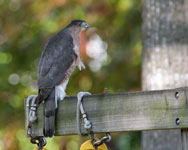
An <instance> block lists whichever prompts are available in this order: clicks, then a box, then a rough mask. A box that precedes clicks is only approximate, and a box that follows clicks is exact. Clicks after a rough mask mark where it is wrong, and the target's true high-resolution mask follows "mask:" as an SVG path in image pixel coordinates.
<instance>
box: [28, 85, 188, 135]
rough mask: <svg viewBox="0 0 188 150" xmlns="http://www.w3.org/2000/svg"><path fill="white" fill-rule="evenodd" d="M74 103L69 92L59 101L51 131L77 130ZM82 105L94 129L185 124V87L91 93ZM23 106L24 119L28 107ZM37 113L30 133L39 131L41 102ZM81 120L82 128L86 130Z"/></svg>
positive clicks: (187, 104)
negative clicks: (53, 128) (24, 111)
mask: <svg viewBox="0 0 188 150" xmlns="http://www.w3.org/2000/svg"><path fill="white" fill-rule="evenodd" d="M76 103H77V99H76V97H73V96H72V97H66V98H65V99H64V100H63V101H60V102H59V107H58V109H57V114H56V133H55V135H70V134H77V132H76ZM83 105H84V108H85V111H86V113H87V115H88V117H89V120H90V121H92V124H93V130H94V132H96V133H101V132H123V131H141V130H157V129H180V128H188V87H185V88H178V89H169V90H159V91H145V92H128V93H115V94H107V95H104V94H102V95H91V96H86V97H84V99H83ZM25 108H26V109H25V110H26V120H27V118H28V116H27V115H28V113H27V112H28V109H29V107H26V106H25ZM37 116H38V120H37V122H36V123H35V124H33V127H32V134H33V135H42V131H43V106H42V105H41V106H40V107H39V109H38V111H37ZM178 120H179V123H177V122H178ZM81 122H82V125H81V126H82V132H83V133H86V130H84V128H83V121H81Z"/></svg>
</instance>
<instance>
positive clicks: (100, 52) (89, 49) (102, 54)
mask: <svg viewBox="0 0 188 150" xmlns="http://www.w3.org/2000/svg"><path fill="white" fill-rule="evenodd" d="M107 47H108V45H107V43H106V42H104V41H102V39H101V38H100V37H99V35H98V34H94V35H92V36H91V37H90V39H89V42H87V44H86V53H87V55H88V56H89V57H91V58H92V60H91V62H90V63H89V66H90V68H91V70H92V71H98V70H100V68H101V67H102V65H103V64H104V63H105V62H106V61H107V52H106V49H107Z"/></svg>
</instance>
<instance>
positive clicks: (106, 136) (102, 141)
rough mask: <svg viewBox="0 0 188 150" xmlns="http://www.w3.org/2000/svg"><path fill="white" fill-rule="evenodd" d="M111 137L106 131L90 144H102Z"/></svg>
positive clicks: (95, 145)
mask: <svg viewBox="0 0 188 150" xmlns="http://www.w3.org/2000/svg"><path fill="white" fill-rule="evenodd" d="M111 139H112V137H111V135H110V133H106V135H105V136H104V137H102V138H101V139H100V140H98V141H93V142H92V144H93V146H94V147H98V146H100V145H102V144H103V143H106V142H109V141H111Z"/></svg>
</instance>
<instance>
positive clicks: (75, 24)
mask: <svg viewBox="0 0 188 150" xmlns="http://www.w3.org/2000/svg"><path fill="white" fill-rule="evenodd" d="M68 27H77V28H79V29H81V31H83V30H85V29H87V28H89V24H88V23H86V22H85V21H84V20H73V21H72V22H71V23H70V24H69V25H68Z"/></svg>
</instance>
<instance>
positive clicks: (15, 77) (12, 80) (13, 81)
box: [8, 73, 20, 85]
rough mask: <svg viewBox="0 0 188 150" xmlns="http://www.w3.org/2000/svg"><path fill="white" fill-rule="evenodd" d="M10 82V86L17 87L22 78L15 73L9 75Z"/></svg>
mask: <svg viewBox="0 0 188 150" xmlns="http://www.w3.org/2000/svg"><path fill="white" fill-rule="evenodd" d="M8 81H9V83H10V84H12V85H16V84H18V83H19V81H20V77H19V75H18V74H16V73H13V74H11V75H9V77H8Z"/></svg>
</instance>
